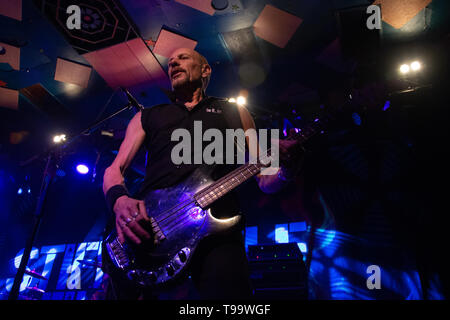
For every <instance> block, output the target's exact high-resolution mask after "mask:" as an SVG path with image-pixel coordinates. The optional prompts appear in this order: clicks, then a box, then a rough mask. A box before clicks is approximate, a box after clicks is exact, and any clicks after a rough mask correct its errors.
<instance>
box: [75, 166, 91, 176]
mask: <svg viewBox="0 0 450 320" xmlns="http://www.w3.org/2000/svg"><path fill="white" fill-rule="evenodd" d="M77 171H78V173H80V174H86V173H88V172H89V168H88V167H87V166H86V165H85V164H79V165H77Z"/></svg>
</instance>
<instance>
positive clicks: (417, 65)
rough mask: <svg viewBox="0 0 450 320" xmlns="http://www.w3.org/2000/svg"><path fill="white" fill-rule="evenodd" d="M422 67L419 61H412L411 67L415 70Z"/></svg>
mask: <svg viewBox="0 0 450 320" xmlns="http://www.w3.org/2000/svg"><path fill="white" fill-rule="evenodd" d="M421 67H422V66H421V64H420V62H419V61H414V62H413V63H411V69H412V70H413V71H418V70H420V68H421Z"/></svg>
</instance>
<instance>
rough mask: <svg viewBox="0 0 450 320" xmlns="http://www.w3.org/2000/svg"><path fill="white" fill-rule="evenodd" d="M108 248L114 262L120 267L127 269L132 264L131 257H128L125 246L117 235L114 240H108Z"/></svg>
mask: <svg viewBox="0 0 450 320" xmlns="http://www.w3.org/2000/svg"><path fill="white" fill-rule="evenodd" d="M106 250H107V251H108V254H109V256H110V258H111V259H112V261H113V263H114V264H115V265H116V266H117V267H119V268H120V269H126V268H128V267H129V266H130V259H129V258H128V255H127V253H126V252H125V248H124V247H123V246H122V244H121V243H120V242H119V239H117V237H116V238H115V239H114V240H113V241H111V242H110V241H106Z"/></svg>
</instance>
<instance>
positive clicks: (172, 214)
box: [154, 135, 309, 235]
mask: <svg viewBox="0 0 450 320" xmlns="http://www.w3.org/2000/svg"><path fill="white" fill-rule="evenodd" d="M300 136H301V137H302V138H304V137H303V136H302V135H300ZM308 138H309V137H308ZM292 139H294V137H293V136H288V137H287V140H292ZM235 143H236V144H237V145H238V148H241V150H242V148H243V146H242V144H239V142H237V141H235ZM270 152H271V148H269V149H267V151H266V153H265V154H266V155H265V156H267V154H269V153H270ZM260 160H261V159H260ZM247 169H249V163H247V164H245V165H243V166H242V167H240V168H238V169H237V170H236V171H233V172H231V173H230V174H228V175H225V176H224V177H222V178H220V179H219V180H217V181H215V182H214V183H213V184H212V185H210V186H208V187H206V188H204V189H203V190H201V191H200V192H198V193H197V194H196V195H194V197H197V196H198V197H205V196H207V194H208V193H210V192H212V191H211V190H212V189H214V188H215V186H216V185H217V184H221V183H222V182H223V181H225V180H227V179H228V178H230V177H231V176H232V175H238V174H243V172H244V171H246V170H247ZM259 169H260V168H258V170H259ZM251 173H252V172H251ZM256 174H257V172H255V173H252V174H251V176H254V175H256ZM251 176H249V177H246V178H247V179H249V178H250V177H251ZM244 177H245V175H244ZM229 191H231V189H230V190H228V191H227V193H228V192H229ZM195 202H196V199H195V198H194V199H187V200H185V201H183V202H181V203H179V204H177V205H176V206H174V207H172V208H170V209H168V210H166V211H164V212H162V213H161V214H160V215H158V216H157V217H154V219H155V220H156V221H157V223H158V225H159V227H160V228H161V229H165V234H166V235H167V234H168V233H171V232H173V231H174V230H176V229H178V228H177V227H175V228H174V227H173V223H174V222H175V223H176V224H179V223H180V222H182V221H183V220H185V219H186V218H187V216H186V215H187V214H188V212H186V211H184V212H181V213H179V214H178V215H176V214H177V213H178V212H179V211H180V210H181V209H183V208H185V207H186V206H189V205H190V204H192V203H195ZM183 216H184V217H183ZM160 217H162V219H159V218H160ZM169 218H172V219H169ZM167 219H169V220H168V221H165V220H167ZM163 221H165V223H163ZM184 224H186V223H183V224H181V225H178V226H179V227H181V226H183V225H184Z"/></svg>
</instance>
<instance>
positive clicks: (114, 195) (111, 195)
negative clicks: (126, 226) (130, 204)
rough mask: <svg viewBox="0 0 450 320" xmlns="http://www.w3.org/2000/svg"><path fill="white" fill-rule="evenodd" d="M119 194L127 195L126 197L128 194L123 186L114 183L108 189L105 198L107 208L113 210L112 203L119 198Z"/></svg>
mask: <svg viewBox="0 0 450 320" xmlns="http://www.w3.org/2000/svg"><path fill="white" fill-rule="evenodd" d="M121 196H128V197H129V196H130V194H129V193H128V190H127V188H125V186H123V185H121V184H116V185H115V186H112V187H111V188H109V189H108V191H107V192H106V195H105V198H106V203H107V204H108V208H109V210H111V211H114V210H113V209H114V204H115V203H116V201H117V199H118V198H120V197H121Z"/></svg>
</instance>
